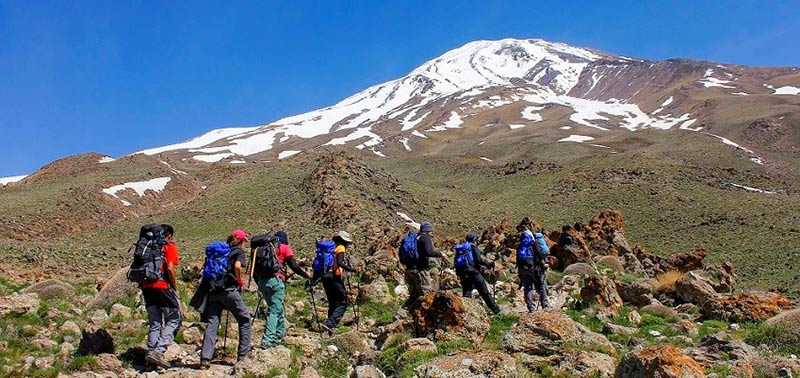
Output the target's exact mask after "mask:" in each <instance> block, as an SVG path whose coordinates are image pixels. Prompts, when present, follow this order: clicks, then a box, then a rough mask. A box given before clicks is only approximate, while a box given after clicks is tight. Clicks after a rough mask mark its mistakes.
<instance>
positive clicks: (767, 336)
mask: <svg viewBox="0 0 800 378" xmlns="http://www.w3.org/2000/svg"><path fill="white" fill-rule="evenodd" d="M744 331H745V336H744V341H745V342H746V343H748V344H750V345H754V346H759V345H762V344H763V345H766V346H768V347H769V348H770V349H772V350H773V351H775V352H776V353H778V354H782V355H789V354H800V342H798V340H795V339H794V338H793V337H790V335H791V334H790V332H788V331H787V330H786V328H785V327H784V326H783V325H781V324H766V323H759V324H751V325H746V326H745V329H744Z"/></svg>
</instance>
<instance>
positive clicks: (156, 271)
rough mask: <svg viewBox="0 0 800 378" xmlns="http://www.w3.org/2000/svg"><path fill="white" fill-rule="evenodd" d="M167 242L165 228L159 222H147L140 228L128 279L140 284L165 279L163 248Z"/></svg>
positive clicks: (132, 248) (133, 247) (133, 248)
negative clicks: (162, 267)
mask: <svg viewBox="0 0 800 378" xmlns="http://www.w3.org/2000/svg"><path fill="white" fill-rule="evenodd" d="M165 244H167V240H166V238H165V235H164V228H163V227H161V225H158V224H147V225H144V226H142V228H141V229H140V230H139V240H138V241H137V242H136V243H134V244H133V246H132V247H131V248H130V249H129V250H128V253H130V252H131V250H133V262H132V263H131V266H130V268H129V269H128V281H131V282H136V283H138V284H139V285H142V284H146V283H153V282H156V281H158V280H160V279H163V277H164V272H162V271H161V266H162V265H163V264H164V252H162V251H161V248H163V247H164V245H165Z"/></svg>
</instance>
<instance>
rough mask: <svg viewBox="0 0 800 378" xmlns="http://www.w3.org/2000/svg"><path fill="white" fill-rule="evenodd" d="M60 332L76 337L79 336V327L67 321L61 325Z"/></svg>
mask: <svg viewBox="0 0 800 378" xmlns="http://www.w3.org/2000/svg"><path fill="white" fill-rule="evenodd" d="M61 332H64V333H68V334H71V335H75V336H77V335H80V334H81V327H78V324H76V323H75V322H73V321H72V320H67V321H66V322H64V324H62V325H61Z"/></svg>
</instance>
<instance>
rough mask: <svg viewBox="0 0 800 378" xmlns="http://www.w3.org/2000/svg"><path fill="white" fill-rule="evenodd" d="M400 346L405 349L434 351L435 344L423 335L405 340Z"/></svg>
mask: <svg viewBox="0 0 800 378" xmlns="http://www.w3.org/2000/svg"><path fill="white" fill-rule="evenodd" d="M402 348H403V349H405V350H406V351H421V352H436V344H434V343H433V341H431V340H429V339H426V338H424V337H420V338H416V339H410V340H407V341H406V342H404V343H403V345H402Z"/></svg>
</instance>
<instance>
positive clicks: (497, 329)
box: [482, 313, 519, 350]
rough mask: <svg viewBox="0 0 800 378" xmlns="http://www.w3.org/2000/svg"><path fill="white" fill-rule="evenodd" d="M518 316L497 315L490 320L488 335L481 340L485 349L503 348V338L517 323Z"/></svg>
mask: <svg viewBox="0 0 800 378" xmlns="http://www.w3.org/2000/svg"><path fill="white" fill-rule="evenodd" d="M518 320H519V316H517V315H515V314H503V313H501V314H498V315H495V316H493V317H492V318H491V323H490V325H489V333H488V334H487V335H486V339H484V340H483V345H482V347H483V348H485V349H493V350H500V349H501V348H502V346H503V337H505V335H506V333H508V331H509V330H510V329H511V327H513V326H514V324H516V323H517V321H518Z"/></svg>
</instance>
